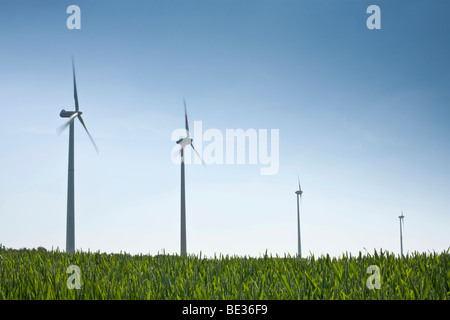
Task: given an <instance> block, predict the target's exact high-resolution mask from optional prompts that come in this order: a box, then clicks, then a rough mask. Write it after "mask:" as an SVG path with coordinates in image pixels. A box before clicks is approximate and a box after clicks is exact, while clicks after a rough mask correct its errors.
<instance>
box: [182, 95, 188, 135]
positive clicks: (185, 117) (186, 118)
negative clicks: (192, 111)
mask: <svg viewBox="0 0 450 320" xmlns="http://www.w3.org/2000/svg"><path fill="white" fill-rule="evenodd" d="M183 103H184V119H185V127H186V134H187V136H188V137H189V124H188V117H187V111H186V100H185V99H184V98H183Z"/></svg>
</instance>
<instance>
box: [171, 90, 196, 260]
mask: <svg viewBox="0 0 450 320" xmlns="http://www.w3.org/2000/svg"><path fill="white" fill-rule="evenodd" d="M183 103H184V119H185V127H186V137H184V138H180V139H179V140H178V141H177V144H179V145H180V147H181V148H180V155H181V205H180V207H181V255H182V256H185V255H186V194H185V186H184V148H186V147H187V146H188V145H190V146H191V147H192V149H194V151H195V153H196V154H197V155H198V156H199V157H200V155H199V154H198V152H197V150H195V148H194V145H193V144H192V141H193V140H192V138H191V137H190V136H189V124H188V117H187V111H186V100H185V99H184V98H183ZM200 159H201V157H200Z"/></svg>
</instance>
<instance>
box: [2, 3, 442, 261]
mask: <svg viewBox="0 0 450 320" xmlns="http://www.w3.org/2000/svg"><path fill="white" fill-rule="evenodd" d="M72 4H75V5H78V6H79V7H80V8H81V30H69V29H67V27H66V20H67V18H68V17H69V15H68V14H67V13H66V8H67V7H68V6H69V5H72ZM372 4H376V5H378V6H379V7H380V8H381V29H380V30H369V29H368V28H367V27H366V20H367V18H368V17H369V14H367V13H366V9H367V7H368V6H369V5H372ZM0 8H1V10H0V43H1V48H0V111H1V114H2V116H1V117H0V137H1V140H0V221H1V222H0V243H1V244H3V245H5V246H6V247H13V248H22V247H28V248H30V247H38V246H43V247H46V248H48V249H51V248H54V249H56V248H60V249H61V250H64V249H65V228H66V195H67V156H68V131H66V132H64V133H63V134H61V135H57V133H56V128H58V126H60V125H62V124H63V123H64V121H65V119H62V118H60V117H59V112H60V111H61V109H63V108H64V109H66V110H73V108H74V100H73V83H72V70H71V55H73V56H74V58H75V64H76V72H77V87H78V97H79V101H80V109H81V110H82V111H83V118H84V120H85V122H86V125H87V127H88V128H89V130H90V133H91V134H92V135H93V137H94V139H95V141H96V143H97V145H98V147H99V150H100V153H99V155H97V154H96V152H95V150H94V148H93V147H92V145H91V143H90V141H89V138H88V136H87V134H86V133H85V132H84V130H83V128H82V127H81V125H80V124H79V122H78V123H76V124H75V245H76V248H77V249H81V250H88V249H89V250H91V251H98V250H100V251H102V252H103V251H104V252H120V251H126V252H130V253H150V254H156V253H157V252H161V251H163V250H164V251H165V252H166V253H178V252H179V249H180V207H179V206H180V204H179V200H180V167H179V165H176V164H174V163H173V162H172V160H171V157H172V155H171V154H172V150H173V147H174V145H175V142H174V141H172V140H171V135H172V132H173V131H174V130H176V129H179V128H183V126H184V115H183V98H186V102H187V110H188V116H189V121H190V126H191V130H192V128H193V126H194V121H201V122H202V126H203V130H204V131H205V130H207V129H210V128H213V129H217V130H220V131H221V132H223V133H225V130H226V129H238V128H241V129H244V130H247V129H255V130H259V129H267V130H269V131H270V129H278V130H279V154H280V156H279V170H278V172H277V174H275V175H261V174H260V168H261V166H260V165H258V164H257V165H251V164H244V165H237V164H234V165H226V164H222V165H217V164H216V165H215V164H213V165H208V166H206V167H203V166H201V165H199V164H191V165H186V207H187V209H186V214H187V249H188V252H189V253H193V254H198V253H200V251H201V252H202V253H203V254H206V255H209V256H211V255H214V254H220V253H221V254H230V255H234V254H236V255H251V256H258V255H259V254H263V253H264V252H265V251H266V250H267V252H268V253H272V254H274V255H275V254H278V255H283V254H291V255H294V254H296V252H297V218H296V195H295V193H294V192H295V191H296V190H297V172H298V174H299V176H300V179H301V183H302V189H303V191H304V194H303V199H302V205H301V237H302V253H303V255H308V254H309V253H314V254H315V255H320V254H327V253H329V254H330V255H340V254H341V253H343V252H351V253H352V254H353V253H355V254H357V253H358V252H359V251H364V250H365V249H366V250H368V251H372V250H373V249H380V248H383V249H384V250H388V251H391V252H394V253H399V252H400V244H399V219H398V216H399V215H400V213H401V210H403V212H404V215H405V230H404V237H403V239H404V251H405V252H413V251H421V252H422V251H427V250H430V251H433V250H435V251H442V250H446V249H447V248H448V247H449V245H450V227H449V226H450V213H449V208H450V197H449V194H450V168H449V163H450V126H449V121H450V105H449V98H450V90H449V87H450V63H449V60H448V59H449V58H448V57H450V42H449V40H448V39H449V34H450V25H449V23H448V12H450V11H449V9H450V3H449V2H448V1H443V0H442V1H439V0H434V1H394V2H393V1H360V0H358V1H357V0H352V1H312V0H311V1H273V0H272V1H268V0H266V1H256V0H248V1H224V0H221V1H219V0H215V1H206V0H205V1H199V0H193V1H135V0H133V1H128V2H125V1H99V0H95V1H2V4H1V5H0ZM193 134H194V135H195V133H194V132H193ZM198 136H199V135H198V133H197V136H195V137H194V138H195V139H196V140H197V141H198V139H199V137H198ZM194 143H195V140H194ZM203 144H204V145H205V144H206V142H203Z"/></svg>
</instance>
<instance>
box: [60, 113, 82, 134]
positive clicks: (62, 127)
mask: <svg viewBox="0 0 450 320" xmlns="http://www.w3.org/2000/svg"><path fill="white" fill-rule="evenodd" d="M77 115H78V112H75V113H74V114H73V115H71V116H70V118H69V120H68V121H67V122H66V123H64V124H63V125H62V126H60V127H58V129H56V131H57V132H58V134H61V132H63V131H64V129H65V128H67V127H68V126H69V125H70V124H71V123H72V122H73V120H74V119H75V117H76V116H77Z"/></svg>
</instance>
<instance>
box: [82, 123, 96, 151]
mask: <svg viewBox="0 0 450 320" xmlns="http://www.w3.org/2000/svg"><path fill="white" fill-rule="evenodd" d="M78 119H79V120H80V122H81V124H82V125H83V127H84V129H85V130H86V132H87V134H88V136H89V138H90V139H91V142H92V144H93V145H94V148H95V151H97V153H98V148H97V145H96V144H95V142H94V139H92V136H91V134H90V133H89V131H88V129H87V128H86V125H85V124H84V121H83V118H82V117H81V116H80V115H79V116H78Z"/></svg>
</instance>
